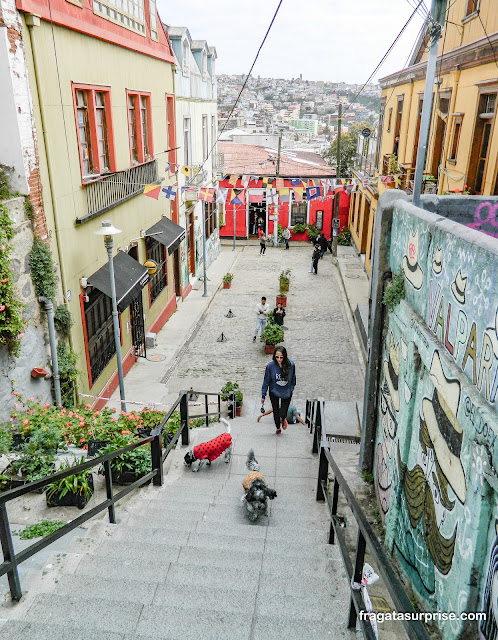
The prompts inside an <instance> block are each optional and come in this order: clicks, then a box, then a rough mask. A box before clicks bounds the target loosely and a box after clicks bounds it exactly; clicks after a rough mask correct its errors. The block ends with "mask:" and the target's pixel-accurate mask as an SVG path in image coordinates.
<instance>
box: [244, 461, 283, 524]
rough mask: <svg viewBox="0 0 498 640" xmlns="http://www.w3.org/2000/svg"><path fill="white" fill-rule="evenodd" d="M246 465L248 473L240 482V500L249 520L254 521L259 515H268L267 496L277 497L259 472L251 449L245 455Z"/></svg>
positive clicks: (270, 497) (271, 498) (257, 463)
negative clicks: (243, 492) (242, 491)
mask: <svg viewBox="0 0 498 640" xmlns="http://www.w3.org/2000/svg"><path fill="white" fill-rule="evenodd" d="M246 467H247V468H248V469H249V473H248V474H247V475H246V477H245V478H244V481H243V483H242V486H243V487H244V489H245V494H244V495H243V496H242V502H243V503H244V506H245V509H246V511H247V515H248V517H249V520H250V521H251V522H255V521H256V520H257V519H258V517H259V516H260V515H263V516H266V515H268V498H269V499H270V500H273V498H276V497H277V492H276V491H275V489H270V488H269V487H268V485H267V484H266V480H265V477H264V475H263V474H262V473H260V472H259V462H258V461H257V460H256V458H255V457H254V450H253V449H251V450H250V451H249V453H248V455H247V460H246Z"/></svg>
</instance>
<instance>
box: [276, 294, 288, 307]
mask: <svg viewBox="0 0 498 640" xmlns="http://www.w3.org/2000/svg"><path fill="white" fill-rule="evenodd" d="M279 302H281V303H282V307H286V306H287V296H277V302H276V305H275V306H278V303H279Z"/></svg>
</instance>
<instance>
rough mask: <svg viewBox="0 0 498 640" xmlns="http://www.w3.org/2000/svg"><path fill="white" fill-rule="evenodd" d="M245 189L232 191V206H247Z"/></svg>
mask: <svg viewBox="0 0 498 640" xmlns="http://www.w3.org/2000/svg"><path fill="white" fill-rule="evenodd" d="M243 191H244V189H232V193H231V195H230V203H231V204H245V203H246V201H245V199H244V195H243Z"/></svg>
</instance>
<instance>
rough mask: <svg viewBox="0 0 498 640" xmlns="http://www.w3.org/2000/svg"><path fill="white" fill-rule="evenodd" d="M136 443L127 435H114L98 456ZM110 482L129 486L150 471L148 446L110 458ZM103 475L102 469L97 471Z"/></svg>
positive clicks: (150, 462) (131, 436) (130, 435)
mask: <svg viewBox="0 0 498 640" xmlns="http://www.w3.org/2000/svg"><path fill="white" fill-rule="evenodd" d="M133 442H136V438H135V437H134V436H133V435H132V434H130V433H129V432H128V433H122V434H118V435H116V436H115V437H114V438H113V440H112V441H111V442H110V443H109V444H108V445H107V446H106V447H104V448H103V449H101V450H100V452H99V453H100V455H105V454H106V453H110V452H111V451H116V449H121V448H122V447H126V446H127V445H129V444H132V443H133ZM110 466H111V476H112V481H113V482H115V483H116V484H120V485H124V486H126V485H129V484H132V483H133V482H135V480H138V479H139V478H142V477H143V476H145V475H147V474H148V473H150V472H151V471H152V460H151V455H150V444H146V445H143V446H142V447H137V448H136V449H133V450H132V451H127V452H126V453H123V454H122V455H120V456H116V457H115V458H112V460H111V461H110ZM99 473H103V467H101V468H100V469H99Z"/></svg>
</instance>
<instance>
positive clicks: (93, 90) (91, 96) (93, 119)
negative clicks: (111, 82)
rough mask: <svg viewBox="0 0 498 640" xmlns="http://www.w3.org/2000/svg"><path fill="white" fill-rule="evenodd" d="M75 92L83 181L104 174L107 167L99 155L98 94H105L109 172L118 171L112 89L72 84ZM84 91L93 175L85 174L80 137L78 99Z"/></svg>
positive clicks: (75, 110)
mask: <svg viewBox="0 0 498 640" xmlns="http://www.w3.org/2000/svg"><path fill="white" fill-rule="evenodd" d="M72 91H73V107H74V118H75V124H76V137H77V140H78V155H79V158H80V170H81V177H82V179H83V181H86V180H88V179H89V178H91V177H93V176H97V175H101V174H102V173H103V172H104V169H105V167H104V166H102V162H101V160H100V153H99V138H98V135H97V128H98V119H97V106H96V95H95V94H97V93H103V94H104V113H105V128H106V132H107V149H108V154H109V167H107V168H108V169H109V171H116V153H115V148H114V126H113V120H112V101H111V88H110V87H107V86H99V85H91V84H76V83H72ZM78 91H83V92H85V93H86V100H87V114H88V134H89V143H90V145H89V146H90V149H89V154H90V157H89V162H90V166H91V167H92V168H93V171H92V172H91V173H85V171H84V158H83V144H82V140H81V136H80V123H79V121H78V97H77V92H78Z"/></svg>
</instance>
